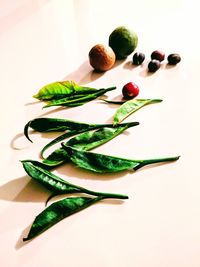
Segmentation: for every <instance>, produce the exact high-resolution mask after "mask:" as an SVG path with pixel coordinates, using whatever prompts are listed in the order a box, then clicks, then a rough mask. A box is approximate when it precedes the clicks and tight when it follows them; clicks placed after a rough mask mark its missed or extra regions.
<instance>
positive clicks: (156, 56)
mask: <svg viewBox="0 0 200 267" xmlns="http://www.w3.org/2000/svg"><path fill="white" fill-rule="evenodd" d="M151 59H156V60H159V61H160V62H161V61H163V60H164V59H165V53H163V52H162V51H159V50H156V51H153V52H152V54H151Z"/></svg>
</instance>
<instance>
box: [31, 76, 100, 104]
mask: <svg viewBox="0 0 200 267" xmlns="http://www.w3.org/2000/svg"><path fill="white" fill-rule="evenodd" d="M96 90H97V89H95V88H91V87H83V86H80V85H78V84H76V83H75V82H73V81H63V82H54V83H50V84H47V85H45V86H44V87H42V88H41V89H40V90H39V91H38V93H37V94H36V95H34V96H33V97H34V98H37V99H39V100H50V99H60V98H64V97H66V96H74V95H76V94H78V95H81V94H88V93H92V92H95V91H96Z"/></svg>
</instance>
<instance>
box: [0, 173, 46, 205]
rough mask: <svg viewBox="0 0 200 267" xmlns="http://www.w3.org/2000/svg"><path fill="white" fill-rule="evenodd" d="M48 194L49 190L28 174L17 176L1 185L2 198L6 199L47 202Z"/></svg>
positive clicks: (0, 197) (0, 194)
mask: <svg viewBox="0 0 200 267" xmlns="http://www.w3.org/2000/svg"><path fill="white" fill-rule="evenodd" d="M26 182H27V184H26V185H25V186H24V184H25V183H26ZM48 196H49V191H48V190H46V189H45V188H44V187H42V186H41V185H39V184H38V183H37V182H36V181H33V180H30V178H28V176H22V177H20V178H16V179H14V180H12V181H9V182H8V183H6V184H3V185H2V186H1V187H0V199H1V200H6V201H14V202H45V201H46V199H47V197H48Z"/></svg>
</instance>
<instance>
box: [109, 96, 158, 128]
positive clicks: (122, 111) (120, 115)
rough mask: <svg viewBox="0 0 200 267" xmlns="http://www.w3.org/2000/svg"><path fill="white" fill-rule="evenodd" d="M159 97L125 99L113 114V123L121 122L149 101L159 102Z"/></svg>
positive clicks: (149, 102)
mask: <svg viewBox="0 0 200 267" xmlns="http://www.w3.org/2000/svg"><path fill="white" fill-rule="evenodd" d="M161 101H162V100H161V99H132V100H128V101H126V102H125V103H124V104H122V105H121V106H120V107H119V108H118V109H117V111H116V112H115V114H114V117H113V125H116V124H118V123H120V122H122V121H123V120H124V119H125V118H127V117H128V116H130V115H131V114H132V113H133V112H135V111H137V110H138V109H140V108H142V107H144V106H146V105H148V104H151V103H159V102H161Z"/></svg>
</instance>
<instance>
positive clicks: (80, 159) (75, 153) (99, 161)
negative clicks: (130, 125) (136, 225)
mask: <svg viewBox="0 0 200 267" xmlns="http://www.w3.org/2000/svg"><path fill="white" fill-rule="evenodd" d="M62 146H63V148H64V149H65V150H66V152H67V153H68V157H70V160H71V161H72V162H73V163H75V164H76V165H77V166H79V167H80V168H83V169H87V170H90V171H94V172H100V173H105V172H119V171H123V170H130V169H133V170H137V169H139V168H141V167H143V166H145V165H148V164H153V163H159V162H169V161H175V160H177V159H179V157H168V158H158V159H147V160H133V159H125V158H119V157H114V156H108V155H104V154H98V153H92V152H88V151H82V150H78V149H75V148H73V147H69V146H66V145H64V144H62Z"/></svg>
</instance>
